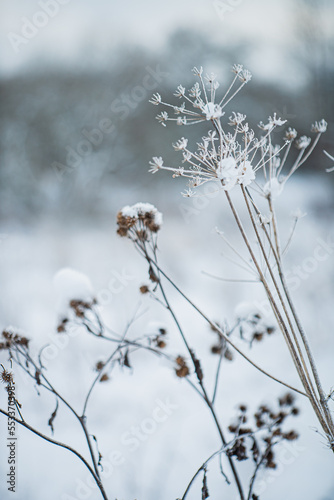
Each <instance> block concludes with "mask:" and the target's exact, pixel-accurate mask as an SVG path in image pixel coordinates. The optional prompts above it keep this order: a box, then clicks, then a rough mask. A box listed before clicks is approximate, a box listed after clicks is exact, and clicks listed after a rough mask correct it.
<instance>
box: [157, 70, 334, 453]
mask: <svg viewBox="0 0 334 500" xmlns="http://www.w3.org/2000/svg"><path fill="white" fill-rule="evenodd" d="M232 71H233V73H234V74H235V76H234V78H233V81H232V83H231V85H230V86H229V87H228V89H227V90H226V92H225V93H224V92H223V93H222V94H221V96H220V95H219V97H217V96H218V94H219V83H218V82H217V80H216V78H215V76H214V75H207V76H205V77H203V69H202V68H200V69H197V68H194V69H193V72H194V74H195V75H196V76H197V77H198V81H197V82H196V83H195V84H194V86H193V87H192V88H191V89H190V90H189V91H186V89H185V88H184V87H183V86H182V85H179V86H178V87H177V90H176V92H175V94H174V95H175V96H176V97H177V98H179V99H181V100H182V101H183V102H182V104H181V105H177V104H169V103H167V102H165V101H164V100H163V99H162V97H161V96H160V95H159V94H155V95H154V96H153V98H152V99H151V101H150V102H151V103H153V104H154V105H159V106H164V107H166V108H167V109H170V110H171V112H172V114H173V115H175V116H176V117H171V116H169V115H168V113H167V112H165V111H163V112H162V113H160V114H159V115H158V116H157V119H158V120H159V122H161V123H162V124H163V125H164V126H166V124H167V123H168V122H169V121H176V123H177V124H178V125H182V126H185V125H194V124H198V123H203V122H204V123H208V124H209V126H210V128H209V130H208V131H207V133H206V135H205V136H204V137H202V139H201V141H200V142H198V144H197V150H196V151H192V150H191V149H190V148H188V141H187V139H186V138H184V137H182V138H181V139H180V140H179V141H178V142H176V143H175V144H174V145H173V146H174V149H175V150H177V151H180V152H181V153H182V165H181V166H176V167H175V166H170V165H165V164H164V162H163V159H162V158H161V157H155V158H153V159H152V161H151V162H150V167H151V168H150V172H152V173H156V172H158V171H160V170H166V171H170V172H172V174H173V177H186V178H188V186H187V190H186V191H185V192H184V193H183V194H184V196H194V195H196V189H197V188H200V187H201V186H203V184H205V183H207V182H214V183H215V184H216V186H217V189H220V190H222V192H224V194H225V197H226V199H227V202H228V205H229V207H230V209H231V210H232V214H233V216H234V219H235V221H236V224H237V227H238V229H239V231H240V233H241V236H242V239H243V241H244V244H245V245H246V249H247V251H248V253H249V256H250V259H251V262H252V269H253V271H254V274H255V275H256V279H257V280H259V281H260V282H261V283H262V285H263V287H264V290H265V293H266V295H267V298H268V300H269V303H270V306H271V308H272V311H273V313H274V315H275V318H276V320H277V324H278V326H279V329H280V330H281V332H282V335H283V337H284V339H285V341H286V344H287V346H288V349H289V351H290V354H291V357H292V360H293V362H294V364H295V367H296V370H297V373H298V376H299V379H300V381H301V383H302V386H303V391H302V392H303V394H304V396H306V397H307V398H308V399H309V401H310V403H311V405H312V407H313V410H314V412H315V414H316V416H317V418H318V421H319V423H320V425H321V428H322V430H323V432H324V433H325V435H326V437H327V440H328V444H329V447H330V448H331V449H332V450H333V451H334V422H333V417H332V414H331V412H330V410H329V406H328V397H327V396H326V393H325V391H324V389H323V387H322V384H321V381H320V377H319V374H318V370H317V366H316V363H315V360H314V358H313V355H312V352H311V349H310V345H309V342H308V339H307V337H306V334H305V331H304V329H303V326H302V324H301V322H300V320H299V317H298V315H297V312H296V309H295V306H294V304H293V301H292V298H291V295H290V292H289V289H288V285H287V282H286V279H285V275H284V269H283V253H284V252H283V250H282V248H281V243H280V237H279V228H278V222H277V217H276V212H275V207H274V204H275V199H276V198H277V196H279V195H281V193H282V191H283V188H284V185H285V184H286V182H287V181H288V180H289V178H290V177H291V176H292V175H293V174H294V173H295V172H296V171H297V170H298V169H299V168H300V167H301V166H302V165H303V164H304V163H305V161H306V160H307V159H308V158H309V156H310V154H311V153H312V151H313V150H314V148H315V146H316V144H317V143H318V141H319V139H320V136H321V134H322V133H323V132H325V131H326V128H327V123H326V122H325V120H321V121H319V122H315V123H314V125H312V128H311V131H312V132H313V133H314V134H315V138H314V139H313V142H312V140H311V138H309V137H306V136H301V137H300V138H299V139H297V132H296V130H294V129H292V128H288V129H287V130H286V132H285V134H284V136H283V142H282V143H281V144H276V142H274V138H276V137H277V135H276V134H275V136H273V132H274V130H275V129H276V128H277V127H281V126H283V125H284V124H285V123H286V121H285V120H282V119H281V118H279V117H277V116H276V114H274V116H273V117H269V119H268V122H267V123H263V122H260V124H259V128H260V129H261V130H262V134H260V135H259V136H258V135H257V134H256V133H255V131H254V130H253V129H252V128H251V127H250V126H249V124H248V123H247V122H246V116H245V115H244V114H241V113H237V112H232V114H231V115H230V116H229V118H226V117H225V111H224V109H225V107H226V105H227V104H228V103H230V101H231V100H232V99H233V98H234V97H235V95H236V94H237V93H238V92H239V91H240V90H241V88H242V87H243V86H244V85H245V84H246V83H247V82H248V81H249V80H250V79H251V75H250V73H249V71H247V70H245V69H243V67H242V66H241V65H235V66H233V68H232ZM293 143H294V144H295V146H296V148H297V150H298V153H297V157H296V158H295V160H294V161H293V162H289V157H290V155H289V153H290V150H291V147H292V144H293ZM184 165H185V166H184ZM232 189H234V190H235V189H238V190H239V192H240V194H241V197H242V198H243V200H244V203H245V206H246V209H247V220H243V219H241V218H240V216H239V214H238V212H237V209H236V207H235V204H234V202H233V201H232V198H231V196H230V191H231V190H232ZM261 198H262V199H263V198H264V199H265V201H266V205H267V206H266V211H265V212H264V210H263V208H262V203H261ZM249 222H250V224H251V228H252V232H253V236H255V239H256V244H253V243H252V238H253V236H252V237H251V236H250V235H249V234H248V233H247V231H246V229H245V227H246V224H248V223H249ZM237 253H238V252H237ZM238 255H240V254H239V253H238Z"/></svg>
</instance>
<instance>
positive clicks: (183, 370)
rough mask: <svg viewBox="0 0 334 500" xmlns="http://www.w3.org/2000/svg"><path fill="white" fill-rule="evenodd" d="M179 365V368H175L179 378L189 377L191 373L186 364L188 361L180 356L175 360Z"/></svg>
mask: <svg viewBox="0 0 334 500" xmlns="http://www.w3.org/2000/svg"><path fill="white" fill-rule="evenodd" d="M175 362H176V364H177V366H178V367H177V368H175V373H176V375H177V376H178V377H180V378H183V377H187V375H189V373H190V371H189V368H188V366H187V364H186V361H185V359H184V357H183V356H178V357H177V358H176V360H175Z"/></svg>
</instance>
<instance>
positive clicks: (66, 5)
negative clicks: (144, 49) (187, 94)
mask: <svg viewBox="0 0 334 500" xmlns="http://www.w3.org/2000/svg"><path fill="white" fill-rule="evenodd" d="M333 3H334V2H333ZM42 5H44V10H43V8H42ZM47 5H48V6H47ZM299 5H300V3H299V0H294V1H291V0H271V1H270V2H269V1H267V0H226V1H225V0H224V1H223V0H196V1H194V0H168V1H165V2H156V1H154V0H142V1H139V2H138V1H134V0H122V1H119V0H117V1H116V0H94V1H93V0H15V1H13V0H3V1H2V6H1V10H2V13H1V21H0V23H1V24H0V35H1V40H2V43H1V49H0V71H1V73H2V74H5V75H8V74H13V73H15V72H17V71H20V70H22V69H23V70H24V69H25V68H27V67H30V68H31V66H32V65H34V64H36V63H46V62H47V63H48V65H51V66H52V65H56V67H59V65H60V66H63V67H65V68H66V67H71V68H75V67H77V69H81V68H82V67H85V66H86V65H87V64H89V63H90V62H91V63H92V65H93V64H95V65H103V62H104V61H105V60H108V59H110V53H111V52H113V51H115V50H117V48H118V47H119V46H120V45H122V44H131V43H135V44H136V45H144V46H150V47H151V48H152V49H159V47H161V45H162V44H163V42H164V41H165V40H166V38H167V37H168V35H169V34H170V33H171V32H173V31H174V30H175V29H176V28H180V27H186V28H191V27H192V28H194V29H196V30H198V31H201V32H204V33H207V36H208V37H209V38H210V39H213V40H214V41H217V42H218V43H220V44H222V46H224V47H226V46H228V45H230V44H233V43H237V42H241V41H242V42H246V43H247V42H249V43H251V42H252V43H254V42H256V43H257V44H258V46H259V53H258V58H257V59H258V61H264V60H265V61H266V68H262V70H263V73H264V74H267V75H268V76H269V74H270V75H271V76H273V77H275V74H276V76H277V75H278V76H279V74H280V71H281V68H282V67H283V66H284V51H282V48H284V47H289V44H291V43H293V39H294V36H295V30H294V21H293V19H294V16H293V15H292V14H293V13H294V12H296V9H297V8H298V6H299ZM332 6H333V5H332ZM50 9H51V10H50ZM332 11H333V9H332ZM326 19H327V20H328V23H329V25H328V29H330V27H331V26H330V24H331V22H332V21H331V20H330V16H326V15H325V16H324V20H326ZM332 19H333V16H332ZM31 22H33V24H35V25H36V24H37V25H39V27H36V26H35V27H34V26H32V25H31V24H30V23H31ZM29 30H31V31H29ZM28 36H29V37H30V38H28ZM278 49H279V50H278ZM259 66H260V67H259V71H261V65H259ZM262 66H263V64H262Z"/></svg>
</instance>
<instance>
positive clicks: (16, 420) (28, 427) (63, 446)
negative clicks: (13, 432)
mask: <svg viewBox="0 0 334 500" xmlns="http://www.w3.org/2000/svg"><path fill="white" fill-rule="evenodd" d="M0 413H2V414H3V415H5V416H6V417H8V418H10V419H12V420H15V422H17V423H18V424H20V425H22V426H23V427H25V428H26V429H28V430H29V431H31V432H32V433H34V434H36V435H37V436H39V437H41V438H42V439H44V440H45V441H48V442H49V443H52V444H54V445H56V446H60V447H61V448H65V449H66V450H69V451H70V452H71V453H73V454H74V455H76V456H77V457H78V458H79V459H80V460H81V462H82V463H83V464H84V465H85V466H86V467H87V469H88V470H89V472H90V474H91V475H92V476H93V478H94V480H95V482H96V484H97V486H98V488H99V490H100V492H101V495H102V497H103V499H104V500H108V497H107V494H106V492H105V490H104V487H103V484H102V482H101V479H100V478H99V476H98V475H97V474H95V472H94V470H93V469H92V467H91V466H90V465H89V463H88V462H87V461H86V460H85V458H84V457H83V456H82V455H81V454H80V453H79V452H78V451H76V450H75V449H74V448H72V447H71V446H69V445H67V444H65V443H61V442H60V441H56V440H55V439H52V438H50V437H48V436H46V435H45V434H42V433H41V432H39V431H38V430H37V429H34V428H33V427H31V425H29V424H28V423H27V422H25V421H24V420H20V419H18V418H16V417H13V416H11V415H9V413H7V412H6V411H4V410H2V409H1V408H0Z"/></svg>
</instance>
